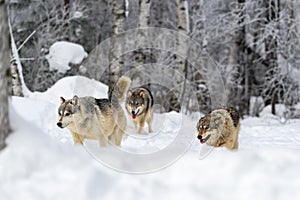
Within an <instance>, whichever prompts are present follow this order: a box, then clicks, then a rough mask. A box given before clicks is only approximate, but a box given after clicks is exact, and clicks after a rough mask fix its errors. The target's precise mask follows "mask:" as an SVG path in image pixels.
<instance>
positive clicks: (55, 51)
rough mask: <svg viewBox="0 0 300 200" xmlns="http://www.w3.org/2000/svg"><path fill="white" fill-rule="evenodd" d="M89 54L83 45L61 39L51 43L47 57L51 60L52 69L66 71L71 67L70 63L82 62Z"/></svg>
mask: <svg viewBox="0 0 300 200" xmlns="http://www.w3.org/2000/svg"><path fill="white" fill-rule="evenodd" d="M87 55H88V54H87V53H86V52H85V51H84V49H83V47H82V46H81V45H79V44H75V43H71V42H66V41H59V42H55V43H54V44H53V45H51V47H50V49H49V54H48V55H46V59H47V60H48V62H49V65H50V70H57V71H58V72H61V73H65V72H66V71H67V70H69V69H70V66H69V64H70V63H72V64H80V63H81V62H82V61H83V59H84V58H86V57H87Z"/></svg>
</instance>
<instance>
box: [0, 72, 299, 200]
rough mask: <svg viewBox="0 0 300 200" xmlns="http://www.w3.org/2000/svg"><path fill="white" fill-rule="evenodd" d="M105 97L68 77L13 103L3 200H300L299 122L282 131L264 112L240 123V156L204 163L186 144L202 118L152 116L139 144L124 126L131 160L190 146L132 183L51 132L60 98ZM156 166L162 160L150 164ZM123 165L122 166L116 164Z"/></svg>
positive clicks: (215, 152) (215, 155)
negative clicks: (170, 147)
mask: <svg viewBox="0 0 300 200" xmlns="http://www.w3.org/2000/svg"><path fill="white" fill-rule="evenodd" d="M106 92H107V87H106V86H104V85H103V84H101V83H99V82H97V81H94V80H90V79H87V78H84V77H67V78H64V79H62V80H60V81H59V82H57V83H56V84H55V85H54V86H53V87H52V88H50V89H49V90H48V91H46V92H44V93H32V94H30V96H29V97H28V98H18V97H12V98H11V99H10V121H11V126H12V129H13V133H12V134H11V135H10V136H9V137H8V140H7V144H8V146H7V148H5V149H4V150H3V151H2V152H0V180H1V184H0V199H8V200H10V199H13V200H14V199H31V200H32V199H51V200H52V199H154V198H155V199H272V200H273V199H297V198H298V197H299V196H300V191H299V186H300V173H299V169H300V131H299V130H300V120H289V121H287V122H286V123H284V124H283V123H282V122H281V119H280V118H279V117H276V116H272V115H270V114H266V113H265V112H266V111H264V115H263V116H262V117H261V118H254V117H248V118H245V119H243V120H242V122H241V124H242V126H241V131H240V135H239V142H240V149H239V151H238V152H231V151H228V150H227V149H225V148H218V149H212V151H211V152H210V153H208V154H206V155H205V156H202V154H201V155H200V152H201V151H205V150H206V151H207V150H210V148H208V147H206V146H205V145H201V144H199V142H198V141H196V140H190V139H191V138H194V137H195V136H196V132H195V125H196V122H197V119H198V117H199V115H195V116H193V117H192V116H185V115H182V114H176V113H173V112H172V113H166V114H155V121H154V131H155V132H154V133H152V134H151V135H146V134H144V135H143V136H142V137H139V136H137V135H136V134H135V133H134V129H133V125H132V123H131V122H129V127H128V130H127V132H128V134H129V135H128V136H127V138H126V139H125V140H124V141H123V144H122V148H121V149H123V150H124V151H127V152H131V153H133V154H139V155H142V156H143V155H148V154H153V153H155V152H157V151H160V150H162V149H165V148H166V147H167V146H168V145H169V144H171V143H172V142H173V141H174V140H175V139H176V136H177V135H178V133H179V134H182V135H184V136H187V137H188V142H192V144H191V146H188V148H187V149H186V152H185V153H184V154H183V155H182V156H181V157H180V158H179V159H178V160H177V161H176V162H174V163H172V164H171V165H169V166H167V167H166V166H165V167H166V168H163V169H160V170H158V171H156V172H153V173H148V174H141V175H133V174H127V173H122V172H119V171H115V170H113V169H111V168H109V167H107V166H106V165H104V164H103V163H101V162H98V161H97V160H96V159H94V156H96V157H97V155H96V154H97V152H100V150H99V149H100V148H98V146H97V143H96V142H94V141H88V142H87V143H86V148H83V147H82V146H77V145H73V143H72V138H71V135H70V133H69V131H68V130H67V129H59V128H58V127H56V120H57V107H58V104H59V96H64V97H66V98H71V97H72V96H73V95H74V94H78V95H79V96H85V95H92V96H95V97H105V96H106ZM190 136H192V137H190ZM177 145H178V146H177V147H178V148H179V147H180V145H182V144H181V143H180V142H178V143H177ZM98 150H99V151H98ZM93 151H95V152H93ZM104 151H105V150H104ZM90 153H92V154H93V155H94V156H91V155H90ZM106 153H109V148H108V150H107V152H106ZM170 156H171V155H170ZM176 158H177V157H176ZM159 159H164V158H154V159H153V162H154V163H155V162H156V160H159ZM126 160H127V157H121V158H119V162H120V163H123V162H124V163H126ZM139 164H140V163H132V166H135V165H139ZM150 164H151V163H150ZM132 166H129V167H132Z"/></svg>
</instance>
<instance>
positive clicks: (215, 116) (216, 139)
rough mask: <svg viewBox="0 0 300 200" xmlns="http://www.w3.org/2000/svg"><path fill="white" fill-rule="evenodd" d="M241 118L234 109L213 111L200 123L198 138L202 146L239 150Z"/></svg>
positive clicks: (198, 125) (198, 124)
mask: <svg viewBox="0 0 300 200" xmlns="http://www.w3.org/2000/svg"><path fill="white" fill-rule="evenodd" d="M239 118H240V117H239V113H238V112H237V110H236V109H235V108H232V107H227V108H221V109H216V110H213V111H212V112H211V113H209V114H207V115H205V116H204V117H202V118H201V119H200V120H199V121H198V123H197V131H198V136H197V138H198V139H199V141H200V143H202V144H203V143H206V144H207V145H210V146H214V147H226V148H228V149H230V150H237V149H238V133H239V130H240V122H239Z"/></svg>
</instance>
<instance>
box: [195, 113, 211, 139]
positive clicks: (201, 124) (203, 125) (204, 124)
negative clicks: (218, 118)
mask: <svg viewBox="0 0 300 200" xmlns="http://www.w3.org/2000/svg"><path fill="white" fill-rule="evenodd" d="M210 121H211V115H210V114H208V115H205V116H204V117H202V118H201V119H200V120H199V121H198V123H197V131H198V136H197V138H198V139H199V140H200V142H201V143H205V142H206V141H207V140H208V139H209V138H210V136H211V135H210V134H209V133H208V132H209V130H210Z"/></svg>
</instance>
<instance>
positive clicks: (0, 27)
mask: <svg viewBox="0 0 300 200" xmlns="http://www.w3.org/2000/svg"><path fill="white" fill-rule="evenodd" d="M0 44H1V45H0V150H1V149H3V148H4V147H5V138H6V137H7V135H8V134H9V130H10V128H9V118H8V86H7V80H8V74H9V73H8V70H9V52H10V46H9V44H10V40H9V30H8V15H7V9H6V5H5V0H0Z"/></svg>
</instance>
